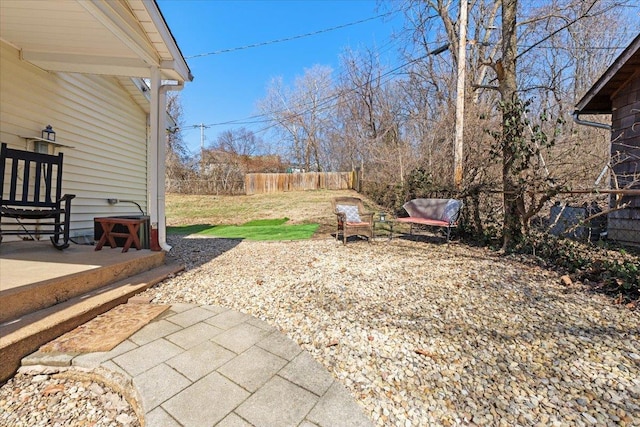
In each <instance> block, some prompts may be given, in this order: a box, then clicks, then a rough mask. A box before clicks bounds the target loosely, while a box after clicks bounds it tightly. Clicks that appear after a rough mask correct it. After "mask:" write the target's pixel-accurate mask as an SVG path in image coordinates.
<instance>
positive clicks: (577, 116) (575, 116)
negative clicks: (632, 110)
mask: <svg viewBox="0 0 640 427" xmlns="http://www.w3.org/2000/svg"><path fill="white" fill-rule="evenodd" d="M580 114H581V113H579V112H577V111H574V112H573V114H572V116H573V121H574V122H576V123H577V124H579V125H584V126H591V127H594V128H600V129H607V130H611V129H612V127H611V125H608V124H606V123H598V122H590V121H588V120H582V119H581V118H580Z"/></svg>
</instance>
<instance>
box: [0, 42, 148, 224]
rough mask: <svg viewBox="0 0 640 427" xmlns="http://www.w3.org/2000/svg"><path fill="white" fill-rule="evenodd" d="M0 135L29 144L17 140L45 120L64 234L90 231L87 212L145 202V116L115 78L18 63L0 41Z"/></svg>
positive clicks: (129, 210) (126, 210)
mask: <svg viewBox="0 0 640 427" xmlns="http://www.w3.org/2000/svg"><path fill="white" fill-rule="evenodd" d="M0 100H1V103H0V140H1V141H2V142H6V143H7V144H8V145H9V146H10V147H13V148H19V149H28V150H32V149H33V146H32V145H31V144H29V143H27V141H26V140H25V139H24V138H22V137H25V136H40V131H41V130H42V129H43V128H44V126H46V125H48V124H50V125H52V126H53V129H54V130H55V132H56V141H57V142H59V143H60V144H64V146H60V147H57V148H55V149H54V148H53V147H50V151H49V152H50V153H58V151H61V152H63V153H64V175H63V192H64V193H69V194H76V198H75V199H74V200H73V202H72V216H71V235H72V236H80V235H89V234H91V235H92V234H93V218H94V217H96V216H107V215H127V214H136V213H139V211H138V209H137V208H136V206H135V205H133V204H126V203H120V204H117V205H115V206H110V205H109V204H108V203H107V198H117V199H123V200H134V201H136V202H138V203H139V204H140V205H142V207H143V209H145V210H146V206H147V160H146V159H147V134H148V132H147V114H146V113H145V112H144V111H143V109H142V108H141V107H140V105H138V104H137V103H136V102H135V101H134V100H133V98H132V97H131V95H130V93H129V92H128V91H127V90H126V89H125V88H124V87H123V86H122V85H121V84H120V83H119V82H118V80H117V79H116V78H113V77H108V76H96V75H84V74H71V73H50V72H46V71H43V70H41V69H39V68H37V67H34V66H33V65H31V64H29V63H27V62H24V61H21V60H20V58H19V52H18V51H17V50H16V49H14V48H13V47H11V46H9V45H7V44H6V43H3V42H0Z"/></svg>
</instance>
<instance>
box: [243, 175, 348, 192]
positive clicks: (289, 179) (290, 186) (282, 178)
mask: <svg viewBox="0 0 640 427" xmlns="http://www.w3.org/2000/svg"><path fill="white" fill-rule="evenodd" d="M354 176H355V172H306V173H249V174H247V175H246V176H245V192H246V193H247V194H259V193H278V192H284V191H297V190H322V189H323V190H348V189H352V188H353V183H354Z"/></svg>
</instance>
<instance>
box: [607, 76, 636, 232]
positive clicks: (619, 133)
mask: <svg viewBox="0 0 640 427" xmlns="http://www.w3.org/2000/svg"><path fill="white" fill-rule="evenodd" d="M612 107H613V108H612V110H613V111H612V127H613V132H612V134H611V156H612V159H613V160H614V166H613V170H614V172H615V175H616V179H617V181H618V187H619V188H633V189H640V183H638V178H639V176H640V73H635V75H634V76H633V77H632V78H631V79H630V80H629V81H628V82H627V84H625V85H623V86H622V87H621V88H619V89H618V90H617V92H616V93H615V94H614V96H613V98H612ZM634 180H635V183H633V182H634ZM614 202H615V198H614V196H612V199H611V206H613V205H614ZM622 203H628V204H629V208H627V209H623V210H620V211H615V212H611V213H610V214H609V215H608V236H609V238H611V239H614V240H617V241H620V242H624V243H632V244H640V196H625V197H623V198H622Z"/></svg>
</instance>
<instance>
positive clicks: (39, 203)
mask: <svg viewBox="0 0 640 427" xmlns="http://www.w3.org/2000/svg"><path fill="white" fill-rule="evenodd" d="M7 178H8V179H7ZM0 188H2V198H1V199H0V241H2V236H7V235H14V236H24V235H26V236H28V238H30V239H32V240H38V239H39V237H40V235H52V236H51V243H53V246H55V248H56V249H60V250H62V249H65V248H68V247H69V224H70V220H71V199H73V198H74V197H75V195H73V194H65V195H64V196H63V195H62V153H59V154H58V155H57V156H54V155H50V154H42V153H34V152H31V151H24V150H16V149H12V148H8V147H7V144H5V143H2V146H1V147H0ZM7 219H11V221H7ZM3 226H4V228H3ZM7 226H9V227H7Z"/></svg>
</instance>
